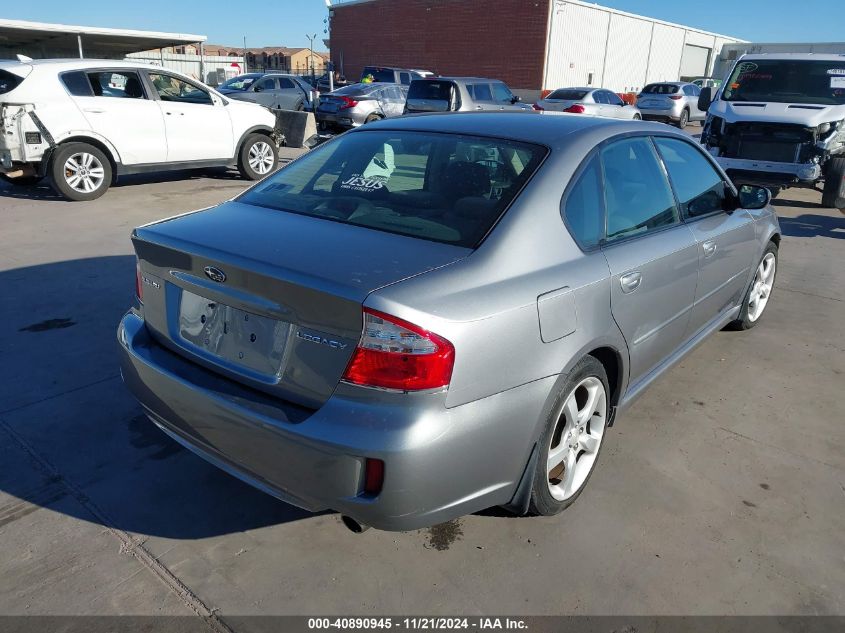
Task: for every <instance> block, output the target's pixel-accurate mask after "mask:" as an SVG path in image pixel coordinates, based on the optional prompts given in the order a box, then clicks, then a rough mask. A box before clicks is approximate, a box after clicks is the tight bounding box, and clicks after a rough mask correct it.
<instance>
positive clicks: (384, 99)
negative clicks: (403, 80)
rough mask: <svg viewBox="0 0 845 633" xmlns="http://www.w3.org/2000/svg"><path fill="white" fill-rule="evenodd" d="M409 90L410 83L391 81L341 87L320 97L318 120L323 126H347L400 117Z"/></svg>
mask: <svg viewBox="0 0 845 633" xmlns="http://www.w3.org/2000/svg"><path fill="white" fill-rule="evenodd" d="M407 91H408V87H407V86H401V85H399V84H388V83H360V84H350V85H349V86H344V87H343V88H338V89H337V90H335V91H334V92H330V93H328V94H324V95H322V96H321V97H320V105H318V106H317V111H316V117H317V123H318V124H319V126H320V128H321V129H326V128H329V127H339V128H345V129H348V128H353V127H358V126H359V125H364V123H372V122H373V121H378V120H380V119H389V118H392V117H396V116H401V115H402V109H403V108H404V107H405V97H406V95H407Z"/></svg>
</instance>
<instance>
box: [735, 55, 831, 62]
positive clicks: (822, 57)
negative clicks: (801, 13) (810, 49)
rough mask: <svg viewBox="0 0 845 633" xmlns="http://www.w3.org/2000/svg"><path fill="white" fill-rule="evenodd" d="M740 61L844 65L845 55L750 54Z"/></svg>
mask: <svg viewBox="0 0 845 633" xmlns="http://www.w3.org/2000/svg"><path fill="white" fill-rule="evenodd" d="M740 59H744V60H746V61H748V60H755V59H794V60H802V59H803V60H807V61H812V60H817V61H822V62H839V63H845V53H752V54H749V55H743V56H742V57H740Z"/></svg>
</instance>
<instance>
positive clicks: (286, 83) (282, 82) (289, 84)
mask: <svg viewBox="0 0 845 633" xmlns="http://www.w3.org/2000/svg"><path fill="white" fill-rule="evenodd" d="M295 87H296V86H295V85H294V84H293V80H292V79H288V78H287V77H279V88H280V89H281V90H287V89H288V88H295Z"/></svg>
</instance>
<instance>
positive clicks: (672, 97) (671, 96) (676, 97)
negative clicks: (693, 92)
mask: <svg viewBox="0 0 845 633" xmlns="http://www.w3.org/2000/svg"><path fill="white" fill-rule="evenodd" d="M683 96H684V95H669V98H670V99H671V100H672V101H677V100H678V99H682V98H683Z"/></svg>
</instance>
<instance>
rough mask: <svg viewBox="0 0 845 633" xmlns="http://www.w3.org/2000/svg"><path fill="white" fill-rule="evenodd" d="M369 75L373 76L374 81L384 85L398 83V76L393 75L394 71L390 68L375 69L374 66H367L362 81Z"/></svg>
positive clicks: (362, 74)
mask: <svg viewBox="0 0 845 633" xmlns="http://www.w3.org/2000/svg"><path fill="white" fill-rule="evenodd" d="M369 75H372V76H373V81H379V82H384V83H394V82H395V81H396V76H395V75H394V74H393V70H391V69H389V68H375V67H374V66H367V67H366V68H364V72H363V73H361V79H362V80H363V79H366V78H367V76H369Z"/></svg>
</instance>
